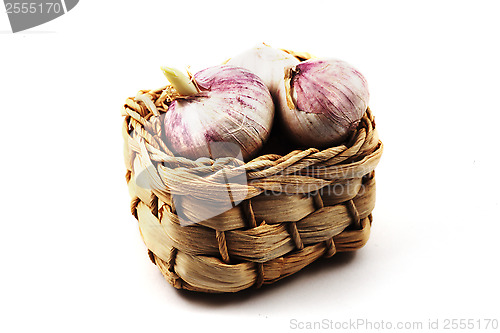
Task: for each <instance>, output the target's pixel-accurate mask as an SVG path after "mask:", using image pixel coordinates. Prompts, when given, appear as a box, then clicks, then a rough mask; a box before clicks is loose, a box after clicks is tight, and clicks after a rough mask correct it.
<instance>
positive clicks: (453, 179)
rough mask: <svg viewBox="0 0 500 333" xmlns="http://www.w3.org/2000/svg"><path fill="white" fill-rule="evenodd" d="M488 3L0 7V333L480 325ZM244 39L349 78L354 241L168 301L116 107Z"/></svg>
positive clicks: (491, 99)
mask: <svg viewBox="0 0 500 333" xmlns="http://www.w3.org/2000/svg"><path fill="white" fill-rule="evenodd" d="M496 4H497V2H494V1H475V2H472V1H470V2H462V1H453V2H451V1H450V2H446V1H413V2H410V1H407V2H402V1H401V2H399V1H377V2H375V1H372V2H368V1H313V0H309V1H300V2H295V1H279V2H278V1H255V0H254V1H252V2H247V3H243V2H238V1H227V2H222V1H204V2H197V1H186V2H181V1H177V2H173V1H80V3H79V4H78V5H77V6H76V7H75V8H74V9H73V10H72V11H70V12H69V13H68V14H66V15H64V16H62V17H60V18H58V19H56V20H54V21H52V22H49V23H47V24H44V25H42V26H39V27H35V28H33V29H31V30H28V31H26V32H21V33H17V34H12V33H11V32H10V26H9V23H8V19H7V15H6V14H5V13H4V12H3V9H2V13H0V31H1V33H0V91H1V100H0V110H1V120H0V121H1V127H0V142H1V164H0V171H1V176H2V177H1V189H2V198H1V200H0V208H1V231H0V258H1V264H0V265H1V274H0V295H1V296H0V307H1V309H0V331H2V332H39V331H44V332H80V331H81V332H90V331H97V332H111V331H116V332H118V331H130V332H132V331H136V332H139V331H140V332H152V331H155V332H175V331H178V332H180V331H181V330H183V331H185V330H188V329H195V328H197V329H203V330H204V331H209V332H210V331H215V330H216V329H217V330H218V331H252V332H257V331H259V330H260V331H263V332H265V331H266V330H265V328H270V329H273V330H274V331H276V332H284V331H289V330H290V331H294V330H292V329H291V328H290V320H292V319H296V320H297V321H301V322H305V321H320V320H323V319H328V320H333V321H348V320H355V319H358V318H366V319H368V320H371V321H378V322H380V321H382V320H384V321H386V322H387V321H392V322H397V321H423V322H424V328H425V327H426V325H427V322H428V320H429V319H439V320H440V324H442V323H444V320H445V319H452V318H457V319H483V318H489V319H493V318H496V319H498V320H500V314H499V312H498V309H499V308H500V301H499V297H500V287H499V280H500V273H499V270H498V267H499V262H498V254H499V249H500V246H499V242H498V234H499V232H500V226H499V222H500V218H499V216H498V212H499V210H500V205H499V202H500V195H499V192H498V189H499V185H500V181H499V179H500V175H499V168H498V165H499V160H500V159H499V158H498V153H499V148H498V147H499V146H498V142H497V140H498V132H499V129H498V126H499V123H500V116H499V114H500V105H499V95H500V62H499V59H500V50H499V48H498V40H499V39H498V38H499V32H500V23H499V20H498V12H499V9H500V8H498V6H496ZM260 42H266V43H268V44H270V45H272V46H275V47H281V48H289V49H293V50H297V51H308V52H311V53H313V54H315V55H317V56H321V57H336V58H340V59H343V60H346V61H348V62H350V63H352V64H353V65H355V66H356V67H357V68H358V69H359V70H360V71H361V72H362V73H364V75H365V76H366V78H367V80H368V83H369V86H370V92H371V100H370V106H371V108H372V110H373V111H374V113H375V115H376V120H377V127H378V130H379V133H380V137H381V139H382V141H383V142H384V144H385V151H384V155H383V156H382V160H381V162H380V164H379V166H378V168H377V186H378V187H377V204H376V208H375V210H374V223H373V228H372V234H371V238H370V240H369V242H368V244H367V245H366V246H365V247H364V248H363V249H361V250H360V251H358V252H357V253H356V254H355V255H354V256H345V255H344V256H342V255H338V256H334V257H333V258H332V259H331V260H329V261H321V262H320V263H315V264H313V265H312V266H311V267H308V268H306V269H304V270H303V271H302V272H299V273H298V274H296V275H295V276H292V277H289V278H287V279H285V280H282V281H281V282H279V283H277V284H275V285H272V286H267V287H264V288H262V289H261V290H258V291H255V290H254V291H246V292H241V293H239V294H236V295H204V294H196V293H191V292H182V291H181V292H180V291H177V290H175V289H174V288H173V287H171V286H170V285H169V284H168V283H167V282H166V281H164V279H163V277H162V276H161V274H160V272H159V271H158V269H157V268H156V267H155V266H154V265H153V264H151V262H150V261H149V259H148V257H147V253H146V247H145V245H144V244H143V242H142V240H141V238H140V235H139V230H138V227H137V222H136V220H135V219H134V218H133V217H132V215H131V214H130V212H129V200H130V199H129V194H128V191H127V187H126V183H125V177H124V174H125V167H124V163H123V157H122V151H123V142H122V136H121V125H122V124H121V122H122V118H121V116H120V108H121V105H122V104H123V103H124V101H125V98H126V97H129V96H135V94H136V92H137V91H138V90H139V89H153V88H158V87H161V86H163V85H165V84H166V80H165V78H164V77H163V75H162V73H161V71H160V69H159V67H160V66H161V65H174V66H177V67H181V68H183V67H185V66H186V65H191V67H192V70H193V71H196V70H199V69H202V68H204V67H208V66H211V65H215V64H217V63H220V62H221V61H223V60H225V59H226V58H228V57H231V56H232V55H235V54H237V53H239V52H241V51H243V50H245V49H247V48H249V47H251V46H253V45H255V44H256V43H260Z"/></svg>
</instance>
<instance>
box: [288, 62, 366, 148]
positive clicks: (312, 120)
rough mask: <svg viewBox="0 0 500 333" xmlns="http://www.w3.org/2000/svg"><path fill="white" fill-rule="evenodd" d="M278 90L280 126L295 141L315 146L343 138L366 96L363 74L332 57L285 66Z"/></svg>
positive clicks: (360, 114)
mask: <svg viewBox="0 0 500 333" xmlns="http://www.w3.org/2000/svg"><path fill="white" fill-rule="evenodd" d="M279 93H280V96H279V99H280V101H281V103H280V115H281V118H282V120H283V124H284V127H285V128H286V129H287V130H288V132H290V133H291V137H292V139H293V140H294V141H296V142H297V143H299V144H301V145H304V146H315V147H325V146H329V145H335V144H340V143H342V142H343V141H345V140H346V139H347V138H348V137H349V135H350V134H351V133H352V131H354V130H355V129H356V127H357V125H358V124H359V121H360V120H361V118H362V117H363V114H364V113H365V111H366V109H367V107H368V100H369V92H368V85H367V82H366V79H365V78H364V76H363V75H361V73H360V72H358V71H357V70H356V69H355V68H354V67H352V66H351V65H349V64H348V63H346V62H344V61H341V60H335V59H327V60H321V59H312V60H307V61H304V62H301V63H300V64H298V65H296V66H295V67H293V68H291V69H289V70H288V71H287V73H286V74H285V89H284V90H281V91H280V92H279ZM285 101H286V102H285Z"/></svg>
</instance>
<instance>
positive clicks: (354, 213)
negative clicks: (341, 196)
mask: <svg viewBox="0 0 500 333" xmlns="http://www.w3.org/2000/svg"><path fill="white" fill-rule="evenodd" d="M346 207H347V210H348V211H349V214H351V217H352V224H353V225H354V226H355V227H357V228H359V229H361V223H360V220H361V219H360V217H359V212H358V209H357V208H356V205H354V201H352V199H351V200H349V201H346Z"/></svg>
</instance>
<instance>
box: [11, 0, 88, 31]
mask: <svg viewBox="0 0 500 333" xmlns="http://www.w3.org/2000/svg"><path fill="white" fill-rule="evenodd" d="M78 1H79V0H49V1H43V0H25V1H22V0H21V1H20V0H4V4H5V12H6V13H7V16H8V17H9V22H10V26H11V28H12V32H13V33H15V32H19V31H23V30H27V29H30V28H33V27H36V26H39V25H41V24H44V23H47V22H49V21H52V20H53V19H55V18H58V17H59V16H62V15H64V14H66V13H67V12H69V11H70V10H72V9H73V8H74V7H75V6H76V5H77V4H78Z"/></svg>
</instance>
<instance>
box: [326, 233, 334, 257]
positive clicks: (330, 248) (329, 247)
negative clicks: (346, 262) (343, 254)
mask: <svg viewBox="0 0 500 333" xmlns="http://www.w3.org/2000/svg"><path fill="white" fill-rule="evenodd" d="M335 253H337V248H336V247H335V242H334V241H333V237H332V238H329V239H327V240H326V241H325V254H324V257H325V258H330V257H332V256H333V255H334V254H335Z"/></svg>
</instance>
